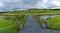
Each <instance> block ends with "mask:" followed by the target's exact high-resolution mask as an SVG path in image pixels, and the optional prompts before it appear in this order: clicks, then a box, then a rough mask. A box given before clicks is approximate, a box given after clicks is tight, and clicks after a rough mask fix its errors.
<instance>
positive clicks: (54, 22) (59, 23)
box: [47, 16, 60, 30]
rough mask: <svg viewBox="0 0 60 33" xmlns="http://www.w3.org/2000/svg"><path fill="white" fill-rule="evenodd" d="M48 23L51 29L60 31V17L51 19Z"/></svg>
mask: <svg viewBox="0 0 60 33" xmlns="http://www.w3.org/2000/svg"><path fill="white" fill-rule="evenodd" d="M47 21H48V27H49V28H51V29H59V30H60V16H56V17H55V18H50V19H48V20H47Z"/></svg>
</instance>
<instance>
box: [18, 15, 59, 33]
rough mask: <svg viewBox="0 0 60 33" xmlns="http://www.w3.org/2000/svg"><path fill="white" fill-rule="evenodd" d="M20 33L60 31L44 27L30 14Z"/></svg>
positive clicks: (52, 32)
mask: <svg viewBox="0 0 60 33" xmlns="http://www.w3.org/2000/svg"><path fill="white" fill-rule="evenodd" d="M19 33H60V31H54V30H47V29H42V28H41V27H40V26H39V24H38V23H37V21H35V20H34V18H33V17H32V15H30V14H29V16H28V17H27V20H26V24H25V27H24V29H23V30H21V31H20V32H19Z"/></svg>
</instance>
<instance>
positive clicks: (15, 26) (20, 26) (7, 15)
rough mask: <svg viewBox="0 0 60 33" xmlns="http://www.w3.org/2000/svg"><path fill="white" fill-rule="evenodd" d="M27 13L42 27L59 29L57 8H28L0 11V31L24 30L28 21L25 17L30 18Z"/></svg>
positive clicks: (59, 21)
mask: <svg viewBox="0 0 60 33" xmlns="http://www.w3.org/2000/svg"><path fill="white" fill-rule="evenodd" d="M29 15H31V16H33V18H34V19H35V21H37V23H38V24H39V26H40V27H41V28H43V29H51V30H60V26H59V25H60V10H59V9H28V10H17V11H8V12H0V32H1V33H8V32H9V33H17V32H19V31H22V30H24V27H26V26H25V24H26V23H27V21H28V22H29V19H28V20H27V17H28V18H31V17H30V16H29ZM1 16H2V17H1ZM26 20H27V21H26ZM29 23H30V22H29ZM29 23H28V24H29ZM34 23H35V22H34ZM6 26H7V27H6Z"/></svg>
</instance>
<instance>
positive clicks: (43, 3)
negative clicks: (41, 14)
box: [0, 0, 60, 11]
mask: <svg viewBox="0 0 60 33" xmlns="http://www.w3.org/2000/svg"><path fill="white" fill-rule="evenodd" d="M28 8H60V0H0V11H4V10H15V9H28Z"/></svg>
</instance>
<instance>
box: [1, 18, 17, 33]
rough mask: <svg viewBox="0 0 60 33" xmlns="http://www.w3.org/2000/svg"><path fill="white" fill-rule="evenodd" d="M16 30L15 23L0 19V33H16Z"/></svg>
mask: <svg viewBox="0 0 60 33" xmlns="http://www.w3.org/2000/svg"><path fill="white" fill-rule="evenodd" d="M17 32H18V29H17V27H16V23H15V22H11V21H8V20H4V19H0V33H17Z"/></svg>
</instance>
